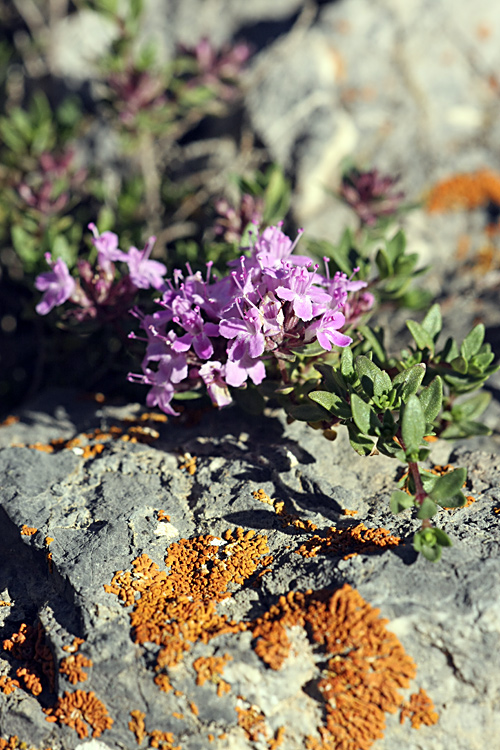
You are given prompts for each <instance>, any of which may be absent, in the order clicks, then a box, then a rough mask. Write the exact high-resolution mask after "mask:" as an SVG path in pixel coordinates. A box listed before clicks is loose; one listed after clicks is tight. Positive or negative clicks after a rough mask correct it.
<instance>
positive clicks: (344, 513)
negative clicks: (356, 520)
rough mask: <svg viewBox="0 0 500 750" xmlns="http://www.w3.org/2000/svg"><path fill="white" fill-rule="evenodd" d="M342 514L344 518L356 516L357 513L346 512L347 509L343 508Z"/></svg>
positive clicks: (354, 511) (352, 511)
mask: <svg viewBox="0 0 500 750" xmlns="http://www.w3.org/2000/svg"><path fill="white" fill-rule="evenodd" d="M342 513H343V515H344V516H357V515H358V511H357V510H348V509H347V508H344V510H343V511H342Z"/></svg>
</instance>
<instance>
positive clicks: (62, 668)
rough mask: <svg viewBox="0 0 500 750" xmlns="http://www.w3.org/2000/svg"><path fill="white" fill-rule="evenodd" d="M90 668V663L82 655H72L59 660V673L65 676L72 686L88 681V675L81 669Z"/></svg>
mask: <svg viewBox="0 0 500 750" xmlns="http://www.w3.org/2000/svg"><path fill="white" fill-rule="evenodd" d="M91 666H92V661H91V660H90V659H87V657H86V656H83V654H72V655H71V656H66V657H65V658H64V659H62V660H61V663H60V665H59V672H60V673H61V674H64V675H66V677H67V678H68V680H69V681H70V682H71V684H72V685H76V683H77V682H85V680H87V679H88V674H87V673H86V672H84V671H83V669H84V667H85V668H86V667H91Z"/></svg>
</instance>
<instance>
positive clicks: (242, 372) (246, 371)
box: [226, 349, 266, 388]
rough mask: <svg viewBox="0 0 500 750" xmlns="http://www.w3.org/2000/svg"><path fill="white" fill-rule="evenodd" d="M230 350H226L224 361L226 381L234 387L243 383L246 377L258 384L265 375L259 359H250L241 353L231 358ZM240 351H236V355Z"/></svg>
mask: <svg viewBox="0 0 500 750" xmlns="http://www.w3.org/2000/svg"><path fill="white" fill-rule="evenodd" d="M233 353H234V352H231V350H230V349H229V350H228V354H229V358H228V360H227V362H226V382H227V384H228V385H232V386H233V387H234V388H239V386H240V385H243V383H245V381H246V380H247V378H248V377H250V379H251V380H252V381H253V382H254V383H255V385H259V383H262V381H263V380H264V378H265V377H266V368H265V367H264V362H263V361H262V360H261V359H252V358H251V357H249V356H248V355H247V354H244V353H243V354H242V356H241V357H240V358H238V359H231V354H233ZM239 353H240V352H237V355H238V354H239Z"/></svg>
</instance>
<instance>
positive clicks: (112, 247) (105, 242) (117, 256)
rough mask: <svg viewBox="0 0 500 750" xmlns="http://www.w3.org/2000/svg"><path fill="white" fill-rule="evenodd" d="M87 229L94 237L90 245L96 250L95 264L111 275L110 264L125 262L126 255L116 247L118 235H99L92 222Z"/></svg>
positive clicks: (106, 233) (110, 233) (109, 233)
mask: <svg viewBox="0 0 500 750" xmlns="http://www.w3.org/2000/svg"><path fill="white" fill-rule="evenodd" d="M88 228H89V229H90V231H91V232H92V234H93V235H94V238H93V240H92V244H93V245H94V247H95V248H96V249H97V264H98V265H99V266H100V267H101V268H102V269H104V270H105V271H106V272H107V273H112V272H113V271H112V267H111V263H112V262H113V261H115V260H126V257H127V256H126V253H124V252H123V251H122V250H120V248H119V247H118V235H116V234H115V233H114V232H103V233H102V234H99V231H98V229H97V227H96V225H95V224H94V223H93V222H92V223H90V224H89V225H88Z"/></svg>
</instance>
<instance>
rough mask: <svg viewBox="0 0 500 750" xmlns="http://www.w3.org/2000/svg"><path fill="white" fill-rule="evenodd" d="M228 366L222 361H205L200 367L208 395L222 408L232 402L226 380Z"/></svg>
mask: <svg viewBox="0 0 500 750" xmlns="http://www.w3.org/2000/svg"><path fill="white" fill-rule="evenodd" d="M225 374H226V368H225V366H224V365H223V364H222V363H221V362H216V361H212V362H205V364H204V365H202V366H201V367H200V369H199V375H200V377H201V379H202V380H203V382H204V383H205V386H206V389H207V392H208V395H209V396H210V398H211V400H212V403H213V404H214V406H218V407H219V409H221V408H222V407H223V406H228V405H229V404H230V403H232V400H233V399H232V398H231V394H230V393H229V389H228V387H227V383H226V382H225V380H224V377H225Z"/></svg>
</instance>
